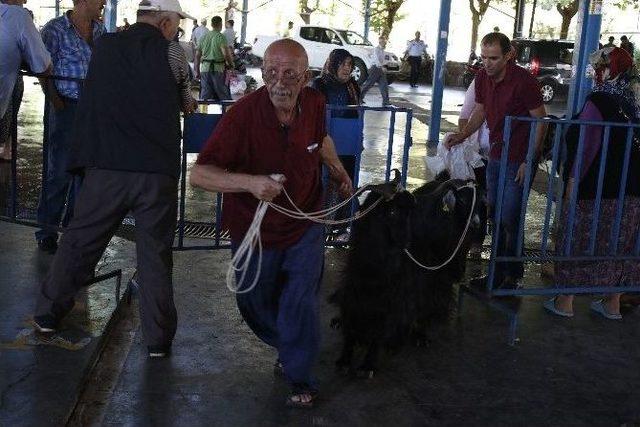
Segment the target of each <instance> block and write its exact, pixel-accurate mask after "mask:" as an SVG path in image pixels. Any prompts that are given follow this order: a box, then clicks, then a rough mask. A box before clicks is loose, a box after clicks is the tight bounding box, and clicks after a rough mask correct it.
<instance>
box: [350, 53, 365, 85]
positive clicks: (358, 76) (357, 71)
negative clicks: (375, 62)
mask: <svg viewBox="0 0 640 427" xmlns="http://www.w3.org/2000/svg"><path fill="white" fill-rule="evenodd" d="M351 75H352V76H353V78H354V79H355V80H356V82H357V83H358V84H359V85H360V86H362V84H363V83H364V82H365V80H367V77H368V75H369V74H368V73H367V67H366V65H364V61H362V59H360V58H355V59H354V60H353V71H352V72H351Z"/></svg>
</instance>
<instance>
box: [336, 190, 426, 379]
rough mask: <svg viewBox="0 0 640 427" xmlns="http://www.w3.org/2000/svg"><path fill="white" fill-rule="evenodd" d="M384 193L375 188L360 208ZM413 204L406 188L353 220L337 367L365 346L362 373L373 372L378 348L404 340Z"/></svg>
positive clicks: (341, 299) (342, 292)
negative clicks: (407, 251)
mask: <svg viewBox="0 0 640 427" xmlns="http://www.w3.org/2000/svg"><path fill="white" fill-rule="evenodd" d="M394 185H395V184H389V190H391V191H395V189H393V186H394ZM380 197H381V196H380V195H379V194H378V193H377V192H371V193H370V194H369V195H368V196H367V198H366V199H365V201H364V204H363V206H362V207H361V211H363V210H365V209H367V208H368V207H369V206H371V205H372V204H373V203H374V202H375V201H377V200H378V199H380ZM414 207H415V199H414V197H413V195H412V194H411V193H409V192H408V191H405V190H403V191H400V192H397V193H395V194H394V195H393V197H392V198H389V199H384V200H383V201H382V202H380V204H379V205H378V206H377V207H376V208H375V209H373V210H372V211H371V212H370V213H369V214H368V215H366V216H364V217H363V218H361V219H359V220H358V221H356V222H355V223H354V226H353V232H352V236H351V245H352V247H353V249H352V250H351V251H350V253H349V260H348V267H347V281H346V283H345V284H344V286H343V288H342V289H341V290H340V291H339V293H338V295H339V297H338V298H337V299H338V300H339V301H338V303H339V306H340V312H341V316H340V324H341V327H342V332H343V337H344V345H343V350H342V355H341V356H340V359H339V360H338V361H337V362H336V365H337V366H338V367H339V368H342V369H344V370H347V369H349V368H350V367H351V361H352V356H353V350H354V347H355V346H356V345H361V346H364V347H366V348H367V353H366V355H365V358H364V362H363V363H362V366H361V367H360V368H359V369H358V371H359V372H362V373H367V374H368V373H372V372H373V371H374V367H375V364H376V360H377V356H378V349H379V348H380V347H381V346H382V347H385V348H397V347H399V346H400V345H401V344H402V343H403V342H404V340H405V339H406V334H407V332H408V331H409V330H410V326H411V323H412V322H413V319H412V317H411V315H410V313H411V312H412V311H413V307H411V304H412V299H411V297H410V288H411V285H410V283H411V280H410V276H409V275H408V273H409V271H408V270H407V257H406V255H405V253H404V250H405V248H406V247H407V246H408V244H409V239H410V228H409V217H410V215H411V213H412V211H413V209H414Z"/></svg>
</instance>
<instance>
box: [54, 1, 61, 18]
mask: <svg viewBox="0 0 640 427" xmlns="http://www.w3.org/2000/svg"><path fill="white" fill-rule="evenodd" d="M55 10H56V18H57V17H58V16H60V0H56V3H55Z"/></svg>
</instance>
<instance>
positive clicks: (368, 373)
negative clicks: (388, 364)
mask: <svg viewBox="0 0 640 427" xmlns="http://www.w3.org/2000/svg"><path fill="white" fill-rule="evenodd" d="M374 375H375V371H374V370H373V369H358V370H357V371H356V376H357V377H358V378H364V379H368V380H370V379H372V378H373V377H374Z"/></svg>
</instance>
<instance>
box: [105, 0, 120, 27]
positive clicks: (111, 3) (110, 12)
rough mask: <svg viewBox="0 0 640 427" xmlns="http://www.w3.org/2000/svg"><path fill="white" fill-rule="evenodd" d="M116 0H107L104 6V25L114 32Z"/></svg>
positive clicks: (116, 17) (116, 19)
mask: <svg viewBox="0 0 640 427" xmlns="http://www.w3.org/2000/svg"><path fill="white" fill-rule="evenodd" d="M117 21H118V0H108V1H107V3H106V4H105V7H104V26H105V27H106V28H107V31H109V32H110V33H114V32H115V31H116V30H117V28H118V27H117V25H116V24H117Z"/></svg>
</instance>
